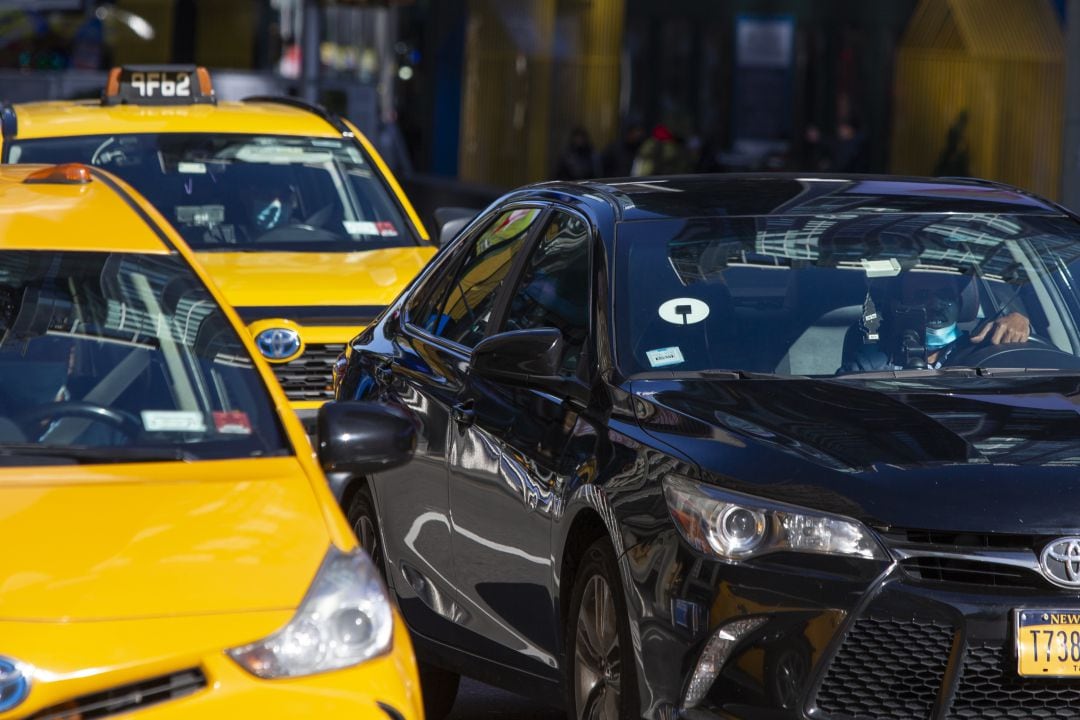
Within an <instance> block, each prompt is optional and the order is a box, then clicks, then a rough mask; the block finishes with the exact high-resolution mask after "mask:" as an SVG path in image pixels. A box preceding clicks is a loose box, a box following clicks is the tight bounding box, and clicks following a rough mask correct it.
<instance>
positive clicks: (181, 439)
mask: <svg viewBox="0 0 1080 720" xmlns="http://www.w3.org/2000/svg"><path fill="white" fill-rule="evenodd" d="M0 376H2V377H4V378H7V379H8V380H9V382H5V383H4V384H3V386H2V387H0V448H3V447H5V446H6V447H8V448H11V447H19V446H25V447H29V448H31V449H33V450H35V451H41V450H44V449H46V448H49V447H62V448H68V449H70V448H73V447H90V448H96V449H101V450H107V452H104V453H103V454H102V456H101V459H102V461H112V462H124V461H125V460H128V459H147V453H148V452H150V456H151V458H153V457H154V456H153V451H161V452H162V456H161V457H162V459H170V458H172V459H175V457H176V453H178V452H182V453H183V454H184V455H185V456H187V457H190V458H195V459H198V458H207V459H209V458H241V457H254V456H262V455H274V454H280V453H282V452H285V451H286V449H287V448H286V445H285V441H284V438H283V436H282V432H281V429H280V426H279V424H278V420H277V416H276V415H275V413H274V410H273V408H272V406H271V404H270V399H269V396H268V394H267V392H266V387H265V385H264V384H263V381H262V378H261V377H260V375H259V373H258V372H257V371H256V369H255V367H254V366H253V364H252V361H251V358H250V357H249V355H248V353H247V351H246V350H245V348H244V345H243V344H242V343H241V342H240V338H239V337H238V336H237V334H236V332H235V331H234V329H233V327H232V325H231V324H230V323H229V322H228V320H227V319H226V318H225V316H224V315H223V313H222V312H221V308H220V307H218V305H217V303H216V302H215V301H214V298H213V297H212V296H211V295H210V294H209V293H208V292H207V290H206V288H205V287H204V286H203V284H202V283H201V282H200V280H199V279H198V277H196V276H195V275H194V274H193V273H192V272H191V269H190V268H189V267H188V265H187V263H186V262H185V261H184V260H183V258H181V257H179V256H177V255H143V254H136V253H92V252H26V251H4V252H0ZM16 378H17V381H15V380H14V379H16ZM26 452H29V451H26ZM170 453H171V455H170ZM38 454H40V452H38ZM13 455H14V457H15V458H16V459H18V457H20V455H19V452H17V451H15V452H14V453H13Z"/></svg>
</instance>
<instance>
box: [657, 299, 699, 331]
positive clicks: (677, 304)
mask: <svg viewBox="0 0 1080 720" xmlns="http://www.w3.org/2000/svg"><path fill="white" fill-rule="evenodd" d="M659 312H660V317H661V318H663V319H664V320H666V321H668V322H669V323H671V324H672V325H693V324H694V323H699V322H701V321H702V320H704V319H705V318H707V317H709V306H708V305H706V304H705V302H704V301H702V300H698V299H697V298H674V299H673V300H668V301H667V302H666V303H664V304H663V305H661V306H660V310H659Z"/></svg>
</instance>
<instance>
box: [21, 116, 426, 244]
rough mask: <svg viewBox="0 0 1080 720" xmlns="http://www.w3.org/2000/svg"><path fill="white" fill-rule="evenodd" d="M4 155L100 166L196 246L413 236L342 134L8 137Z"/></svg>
mask: <svg viewBox="0 0 1080 720" xmlns="http://www.w3.org/2000/svg"><path fill="white" fill-rule="evenodd" d="M9 161H10V162H21V163H59V162H65V163H66V162H81V163H86V164H89V165H94V166H97V167H101V168H105V169H107V170H109V171H110V172H113V173H115V174H116V175H118V176H120V177H121V178H123V179H124V180H126V181H127V182H129V183H130V184H131V185H132V186H134V187H135V189H136V190H138V191H139V192H140V193H142V194H143V195H144V196H145V197H146V199H147V200H149V201H150V202H151V203H153V205H154V206H155V207H156V208H157V209H158V210H159V211H160V212H161V214H162V215H164V216H165V217H166V218H167V219H168V220H169V222H171V223H172V224H173V226H174V227H175V228H176V229H177V230H178V231H179V232H180V234H181V235H183V236H184V240H186V241H187V243H188V245H190V246H191V247H192V248H193V249H195V250H197V251H200V252H206V251H215V250H217V251H225V252H251V251H263V252H286V251H287V252H297V251H299V252H304V251H314V252H351V251H356V250H371V249H376V248H384V247H394V246H400V245H415V244H417V242H418V241H417V239H416V238H415V236H414V235H413V234H412V230H411V227H410V226H409V225H408V224H407V222H406V220H405V218H404V215H403V214H402V212H401V209H400V208H399V207H398V205H397V204H396V203H395V202H394V200H393V198H392V195H391V193H390V192H389V190H388V189H387V187H386V185H385V183H384V181H383V178H381V177H380V176H379V175H378V171H377V170H376V169H375V168H374V166H373V165H372V164H371V163H370V162H368V159H367V158H366V157H365V156H364V154H363V151H362V150H361V149H360V148H359V146H357V145H356V144H355V143H352V142H350V141H347V140H344V139H338V138H311V137H287V136H266V135H236V134H211V133H165V134H130V135H108V136H101V135H95V136H82V137H57V138H43V139H34V140H24V141H19V142H16V143H15V144H13V145H12V147H11V150H10V156H9Z"/></svg>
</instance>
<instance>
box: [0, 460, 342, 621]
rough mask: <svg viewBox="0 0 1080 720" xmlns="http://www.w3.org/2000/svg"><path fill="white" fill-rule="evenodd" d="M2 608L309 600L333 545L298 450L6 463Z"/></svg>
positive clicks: (158, 610)
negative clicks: (166, 459) (258, 456)
mask: <svg viewBox="0 0 1080 720" xmlns="http://www.w3.org/2000/svg"><path fill="white" fill-rule="evenodd" d="M0 530H2V532H3V535H4V537H6V538H8V543H9V548H10V550H9V552H6V553H4V557H3V560H2V561H0V619H3V620H53V621H55V620H72V621H76V620H109V619H134V618H149V617H168V616H183V615H203V614H213V613H230V612H240V611H253V610H280V609H286V608H295V607H297V606H298V605H299V603H300V601H301V599H302V598H303V596H304V593H305V592H306V591H307V588H308V584H309V583H310V581H311V579H312V578H314V576H315V573H316V571H317V570H318V568H319V564H320V563H321V562H322V559H323V557H324V556H325V554H326V552H327V550H328V548H329V545H330V539H329V533H328V530H327V528H326V525H325V523H324V521H323V515H322V513H321V512H320V510H319V507H318V505H317V503H316V500H315V495H314V493H313V492H312V489H311V485H310V482H309V481H308V479H307V477H306V476H305V475H304V474H303V472H302V470H301V468H300V466H299V464H298V463H297V461H296V459H295V458H274V459H265V460H224V461H203V462H199V463H179V462H177V463H154V464H152V465H140V464H130V465H126V464H125V465H96V466H93V465H78V466H57V467H35V468H33V472H32V473H31V472H29V471H28V470H27V469H26V468H4V469H0Z"/></svg>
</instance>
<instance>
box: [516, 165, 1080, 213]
mask: <svg viewBox="0 0 1080 720" xmlns="http://www.w3.org/2000/svg"><path fill="white" fill-rule="evenodd" d="M533 188H534V189H537V188H543V189H545V190H549V191H552V192H555V193H566V194H570V195H579V196H580V195H589V196H593V197H597V196H599V197H601V198H603V199H605V200H606V201H607V202H608V203H609V204H611V205H613V206H614V207H615V208H616V211H617V216H618V218H619V219H620V220H622V221H635V220H655V219H661V218H705V217H738V216H761V215H826V214H849V213H855V214H888V213H900V212H904V213H972V214H983V213H1005V214H1012V215H1018V214H1019V215H1032V214H1035V215H1043V214H1050V215H1062V214H1065V212H1066V211H1065V210H1063V209H1062V208H1060V207H1058V206H1057V205H1055V204H1053V203H1051V202H1049V201H1047V200H1044V199H1042V198H1040V197H1038V196H1036V195H1033V194H1030V193H1027V192H1024V191H1022V190H1019V189H1017V188H1013V187H1010V186H1008V185H1003V184H1000V183H994V182H989V181H985V180H978V179H969V178H920V177H897V176H890V175H812V174H811V175H808V174H803V173H773V174H769V173H758V174H749V173H731V174H712V175H707V174H705V175H682V176H669V177H648V178H640V177H638V178H614V179H606V180H590V181H583V182H579V183H565V182H558V183H544V184H541V185H537V186H533Z"/></svg>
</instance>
